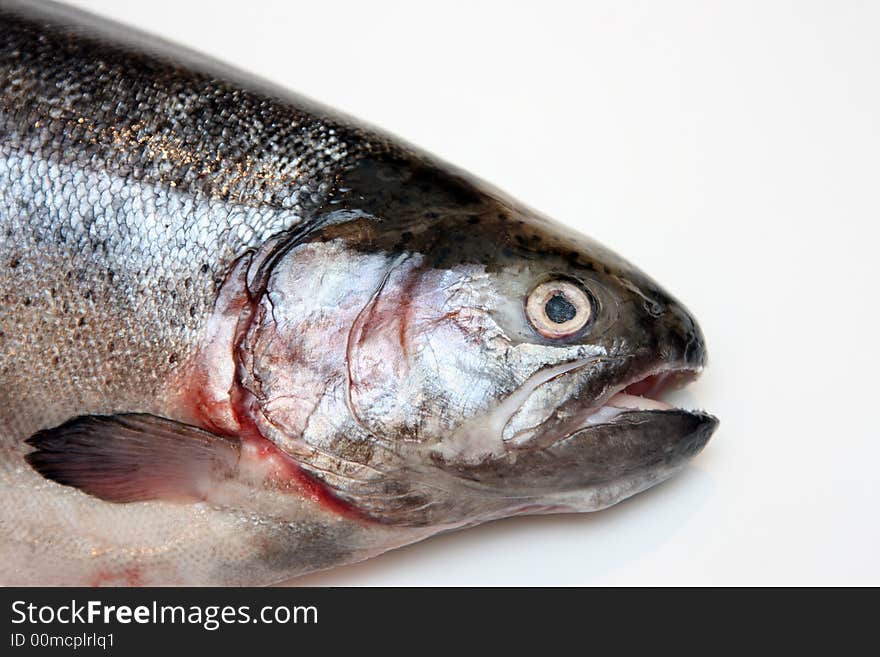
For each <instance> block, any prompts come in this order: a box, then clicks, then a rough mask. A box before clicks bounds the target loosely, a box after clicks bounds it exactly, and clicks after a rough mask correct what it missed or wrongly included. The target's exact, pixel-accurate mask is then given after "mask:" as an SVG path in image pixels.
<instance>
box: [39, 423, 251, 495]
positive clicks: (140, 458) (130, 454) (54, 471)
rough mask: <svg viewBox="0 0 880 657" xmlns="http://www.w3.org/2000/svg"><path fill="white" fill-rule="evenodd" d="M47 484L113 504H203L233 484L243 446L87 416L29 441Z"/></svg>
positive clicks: (192, 431)
mask: <svg viewBox="0 0 880 657" xmlns="http://www.w3.org/2000/svg"><path fill="white" fill-rule="evenodd" d="M27 442H28V444H29V445H32V446H33V447H35V448H36V450H35V451H33V452H31V453H30V454H28V455H27V457H26V458H27V461H28V463H30V464H31V466H32V467H33V468H34V469H35V470H36V471H37V472H39V473H40V474H41V475H43V476H44V477H46V478H47V479H51V480H52V481H55V482H58V483H59V484H63V485H65V486H72V487H74V488H78V489H79V490H81V491H83V492H84V493H88V494H89V495H93V496H95V497H98V498H100V499H102V500H106V501H108V502H119V503H124V502H144V501H148V500H164V501H175V502H196V501H201V500H204V499H206V498H207V496H208V495H209V493H210V490H211V487H212V486H214V485H216V484H217V483H218V482H220V481H225V480H228V479H230V478H233V477H234V476H235V475H236V472H237V469H238V462H239V458H240V453H241V444H240V442H239V441H238V440H237V439H235V438H229V437H224V436H218V435H215V434H213V433H210V432H208V431H204V430H202V429H199V428H197V427H193V426H190V425H187V424H181V423H180V422H175V421H173V420H168V419H165V418H161V417H156V416H154V415H144V414H122V415H84V416H81V417H77V418H74V419H72V420H69V421H67V422H65V423H64V424H61V425H59V426H57V427H54V428H52V429H45V430H43V431H39V432H37V433H35V434H34V435H33V436H31V437H30V438H29V439H28V440H27Z"/></svg>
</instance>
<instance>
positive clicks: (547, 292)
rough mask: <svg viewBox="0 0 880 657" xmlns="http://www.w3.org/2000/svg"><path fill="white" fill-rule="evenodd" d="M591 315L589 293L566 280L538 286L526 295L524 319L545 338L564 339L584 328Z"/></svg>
mask: <svg viewBox="0 0 880 657" xmlns="http://www.w3.org/2000/svg"><path fill="white" fill-rule="evenodd" d="M592 315H593V303H592V301H591V298H590V295H589V293H588V292H587V291H586V290H584V289H583V288H582V287H580V286H579V285H577V284H575V283H573V282H571V281H566V280H552V281H546V282H544V283H541V284H540V285H538V286H537V287H535V289H534V290H532V291H531V292H530V293H529V296H528V299H527V300H526V316H527V317H528V318H529V323H531V325H532V326H533V327H534V329H535V330H536V331H537V332H538V333H540V334H541V335H543V336H544V337H545V338H566V337H568V336H571V335H574V334H575V333H577V332H578V331H580V330H581V329H582V328H584V327H585V326H586V325H587V323H588V322H589V321H590V318H591V317H592Z"/></svg>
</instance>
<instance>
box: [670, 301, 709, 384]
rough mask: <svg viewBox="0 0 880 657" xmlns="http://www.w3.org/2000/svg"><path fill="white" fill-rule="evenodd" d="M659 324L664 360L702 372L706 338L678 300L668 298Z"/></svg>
mask: <svg viewBox="0 0 880 657" xmlns="http://www.w3.org/2000/svg"><path fill="white" fill-rule="evenodd" d="M664 305H665V311H664V312H663V314H662V316H661V318H660V323H661V325H662V327H663V329H662V334H663V339H662V344H663V351H664V352H666V353H664V354H663V357H664V360H666V361H667V362H671V363H676V364H677V365H679V366H680V367H683V368H687V369H690V370H694V371H697V372H698V371H700V370H702V369H703V368H704V367H705V366H706V364H707V362H708V354H707V351H706V338H705V337H704V336H703V331H702V330H701V329H700V326H699V324H697V320H696V319H694V316H693V315H692V314H691V312H690V311H689V310H688V309H687V308H686V307H685V306H684V305H683V304H682V303H681V302H679V301H678V300H676V299H674V298H671V297H670V298H669V300H668V302H667V303H666V304H664Z"/></svg>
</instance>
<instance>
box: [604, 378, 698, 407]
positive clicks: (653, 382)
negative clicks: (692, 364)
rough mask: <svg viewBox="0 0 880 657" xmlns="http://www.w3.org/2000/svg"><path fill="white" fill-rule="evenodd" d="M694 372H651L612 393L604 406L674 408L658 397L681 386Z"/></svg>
mask: <svg viewBox="0 0 880 657" xmlns="http://www.w3.org/2000/svg"><path fill="white" fill-rule="evenodd" d="M695 374H696V373H695V372H691V371H687V370H673V371H669V372H660V373H658V374H651V375H650V376H646V377H645V378H644V379H641V380H639V381H636V382H635V383H632V384H630V385H628V386H627V387H626V388H624V389H623V390H622V391H620V392H618V393H617V394H615V395H613V396H612V397H611V398H610V399H609V400H608V401H607V402H605V405H606V406H613V407H614V408H630V409H641V410H646V411H669V410H672V409H673V408H675V407H674V406H672V405H671V404H667V403H666V402H664V401H662V400H661V399H659V397H660V396H661V395H663V393H665V392H666V391H668V390H671V389H674V388H678V387H681V386H682V385H684V384H686V383H687V382H688V381H690V380H691V379H693V378H694V376H695Z"/></svg>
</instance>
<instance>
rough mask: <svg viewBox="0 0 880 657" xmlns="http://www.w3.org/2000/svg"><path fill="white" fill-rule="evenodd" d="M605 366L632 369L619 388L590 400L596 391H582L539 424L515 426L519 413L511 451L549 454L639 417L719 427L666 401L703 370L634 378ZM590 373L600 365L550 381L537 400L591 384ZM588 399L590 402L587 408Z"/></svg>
mask: <svg viewBox="0 0 880 657" xmlns="http://www.w3.org/2000/svg"><path fill="white" fill-rule="evenodd" d="M602 365H603V366H607V367H610V368H611V369H612V371H614V370H616V371H618V372H619V371H620V370H622V369H624V368H626V369H630V372H627V373H626V374H623V376H621V377H620V378H621V379H622V380H621V381H620V382H619V383H617V384H612V385H609V386H607V387H605V388H604V389H603V390H601V391H595V392H597V393H598V394H596V395H595V396H593V395H591V394H589V393H590V392H593V391H591V390H586V391H579V392H576V393H575V394H572V395H571V396H568V398H566V399H564V400H563V401H562V402H558V403H557V404H556V405H555V406H554V407H552V411H551V413H550V414H549V416H547V417H545V418H543V420H542V421H540V422H536V423H535V422H528V423H521V424H520V425H519V426H516V421H515V420H514V419H513V418H514V417H515V416H516V415H517V413H514V414H513V416H511V418H509V420H508V424H507V426H506V427H505V430H506V435H505V436H504V442H505V445H506V446H507V448H508V449H512V450H523V449H534V448H547V447H550V446H551V445H554V444H557V443H560V442H563V441H565V440H567V439H569V438H571V437H573V436H575V435H578V434H582V433H583V432H584V431H586V430H589V429H591V428H593V427H597V426H601V425H606V424H613V423H616V422H620V421H622V420H624V419H625V416H626V415H628V414H634V413H641V414H646V413H651V414H657V415H658V417H659V416H660V415H661V414H663V413H678V414H681V413H687V414H692V415H697V416H700V417H704V418H706V419H707V421H709V420H711V422H713V423H714V424H715V425H717V424H718V420H717V418H714V417H713V416H711V415H709V414H708V413H706V412H704V411H698V410H688V409H684V408H680V407H677V406H674V405H673V404H671V403H670V402H669V401H667V400H666V399H665V397H667V396H668V395H670V394H671V393H673V392H674V391H676V390H679V389H681V388H684V387H686V386H687V385H689V384H690V383H692V382H693V381H695V380H696V379H697V378H698V377H699V376H700V374H701V373H702V369H703V367H702V365H692V364H682V365H673V364H669V363H664V364H662V365H659V366H654V367H651V368H648V369H640V370H638V371H637V372H636V373H632V372H631V368H629V367H627V364H626V363H624V362H623V361H616V362H613V363H607V364H602ZM591 367H595V364H594V363H591V362H586V363H583V364H582V365H580V366H578V367H573V368H570V369H568V370H567V371H565V372H563V373H561V374H560V375H559V376H557V377H554V378H553V379H551V380H549V381H545V382H544V383H543V385H541V386H539V387H538V388H536V389H535V390H533V391H532V394H533V395H536V394H538V395H540V394H541V391H542V389H544V388H545V387H550V386H552V385H556V384H560V383H563V384H564V381H563V380H564V379H569V380H575V381H576V380H577V378H580V377H584V378H587V379H588V378H589V377H590V376H591V371H590V369H591ZM585 397H586V398H587V399H589V402H587V403H585V402H584V398H585ZM713 431H714V427H713Z"/></svg>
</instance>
